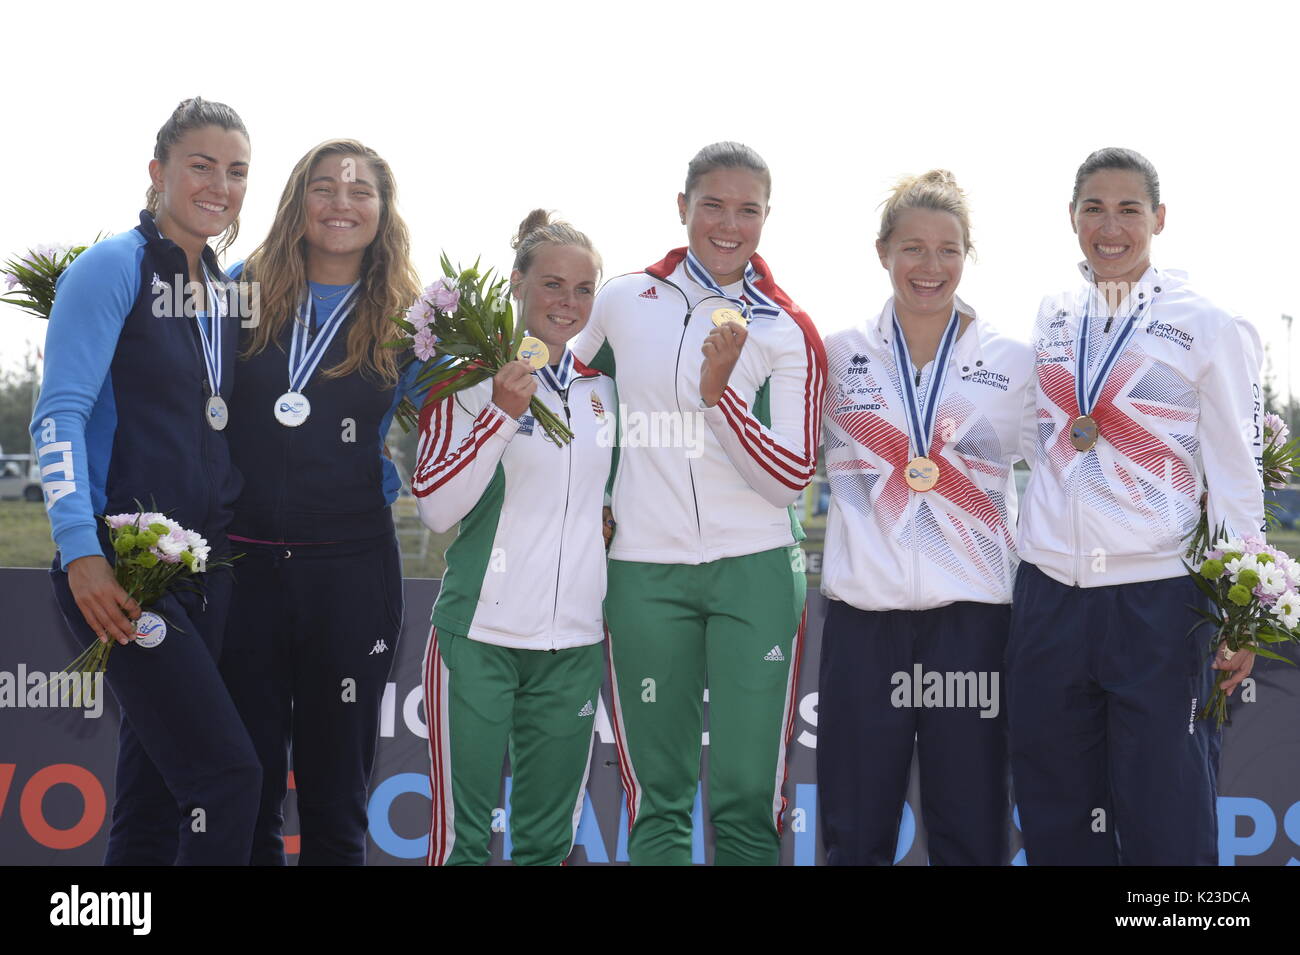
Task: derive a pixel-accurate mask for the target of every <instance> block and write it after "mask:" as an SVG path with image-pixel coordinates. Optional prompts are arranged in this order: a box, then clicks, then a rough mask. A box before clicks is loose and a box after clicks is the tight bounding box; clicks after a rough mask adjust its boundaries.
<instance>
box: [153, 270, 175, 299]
mask: <svg viewBox="0 0 1300 955" xmlns="http://www.w3.org/2000/svg"><path fill="white" fill-rule="evenodd" d="M170 288H171V286H170V285H168V284H167V283H166V282H164V281H163V280H162V279H161V278H159V276H158V273H157V272H155V273H154V274H153V284H152V286H151V290H152V291H153V293H154V294H155V295H157V294H158V293H159V292H165V291H167V290H168V289H170Z"/></svg>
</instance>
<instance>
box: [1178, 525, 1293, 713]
mask: <svg viewBox="0 0 1300 955" xmlns="http://www.w3.org/2000/svg"><path fill="white" fill-rule="evenodd" d="M1187 570H1188V573H1190V574H1191V576H1192V580H1193V581H1194V582H1195V583H1196V586H1197V587H1198V588H1199V589H1200V591H1201V593H1203V594H1205V596H1206V597H1207V598H1209V601H1210V606H1211V608H1212V609H1211V610H1208V611H1207V610H1204V609H1200V608H1196V612H1197V613H1198V614H1199V615H1200V616H1201V617H1203V618H1204V620H1205V621H1206V622H1208V623H1210V624H1211V625H1212V627H1213V629H1214V633H1213V636H1212V637H1211V638H1210V648H1209V649H1210V654H1211V656H1213V655H1214V654H1216V653H1218V652H1219V648H1220V647H1223V648H1224V656H1225V658H1226V659H1231V658H1232V656H1233V655H1234V654H1236V653H1237V652H1238V651H1240V650H1253V651H1254V652H1255V653H1256V655H1258V656H1261V657H1267V658H1268V659H1270V660H1281V661H1282V662H1283V663H1288V664H1289V663H1291V661H1290V660H1288V659H1287V658H1286V657H1283V656H1279V655H1278V654H1276V653H1274V652H1273V651H1272V650H1269V649H1268V648H1267V647H1265V646H1263V644H1274V643H1285V642H1288V641H1290V642H1291V643H1300V633H1297V630H1296V628H1297V625H1300V562H1297V561H1295V560H1292V559H1291V558H1290V557H1289V556H1288V555H1287V554H1286V553H1284V552H1283V551H1280V550H1278V549H1277V548H1275V547H1270V546H1269V545H1268V544H1266V543H1265V542H1264V541H1263V540H1262V539H1260V538H1258V537H1247V538H1244V539H1242V538H1231V539H1225V538H1224V537H1223V536H1222V535H1220V536H1219V539H1218V540H1216V541H1215V542H1214V546H1213V547H1212V548H1210V549H1209V550H1208V551H1206V553H1205V559H1204V560H1203V561H1202V562H1201V564H1200V566H1199V567H1192V566H1191V565H1187ZM1196 626H1201V624H1197V625H1196ZM1226 676H1227V674H1226V673H1225V672H1223V671H1220V672H1219V674H1218V677H1217V679H1216V680H1215V688H1214V695H1213V696H1212V697H1211V699H1210V701H1209V703H1208V704H1206V706H1205V707H1204V709H1203V710H1202V712H1201V716H1202V718H1205V717H1209V716H1213V717H1214V720H1215V725H1216V726H1222V725H1223V721H1224V719H1225V718H1226V717H1227V703H1228V700H1227V696H1226V695H1225V694H1224V692H1223V689H1222V687H1221V685H1220V684H1222V682H1223V680H1224V679H1225V677H1226Z"/></svg>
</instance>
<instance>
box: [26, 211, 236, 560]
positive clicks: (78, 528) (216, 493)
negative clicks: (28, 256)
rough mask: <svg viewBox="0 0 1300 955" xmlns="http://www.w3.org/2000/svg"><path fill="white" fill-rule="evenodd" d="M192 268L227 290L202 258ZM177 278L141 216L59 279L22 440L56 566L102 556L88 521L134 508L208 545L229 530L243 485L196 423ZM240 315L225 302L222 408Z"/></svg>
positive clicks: (197, 376) (217, 438) (164, 244)
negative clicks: (36, 463)
mask: <svg viewBox="0 0 1300 955" xmlns="http://www.w3.org/2000/svg"><path fill="white" fill-rule="evenodd" d="M203 261H204V262H205V264H206V265H207V267H208V270H209V271H210V272H211V274H212V276H213V278H214V279H215V280H216V281H218V282H221V283H224V282H226V281H227V279H226V276H225V275H224V274H223V273H222V272H221V270H220V268H219V267H218V266H217V260H216V256H215V255H214V254H213V252H212V251H211V250H210V249H205V251H204V253H203ZM187 281H188V276H187V266H186V260H185V253H184V251H183V250H182V249H181V248H180V247H179V246H177V245H176V244H175V243H174V242H172V241H171V240H170V239H165V238H163V237H162V236H160V235H159V233H158V229H157V226H155V224H154V220H153V217H152V216H151V215H149V213H147V212H142V213H141V214H140V225H139V226H137V227H136V228H135V229H133V230H131V231H130V232H124V233H121V234H119V235H115V236H112V237H110V238H108V239H104V240H103V241H101V242H98V243H96V244H95V245H92V246H91V247H90V248H88V249H87V250H86V251H85V252H84V253H82V254H81V255H80V256H79V257H78V258H77V259H76V261H74V262H73V263H72V265H71V266H69V268H68V270H67V271H66V272H65V273H64V274H63V275H62V276H61V277H60V279H59V283H58V294H57V296H56V297H55V301H54V308H53V310H52V312H51V314H50V324H49V330H48V332H47V333H46V340H45V380H44V385H43V387H42V390H41V395H40V399H39V400H38V401H37V403H36V408H35V411H34V412H33V417H32V425H31V432H32V435H33V437H34V438H35V439H36V453H37V456H38V458H39V460H40V465H41V480H42V484H43V486H44V490H45V506H46V509H47V510H48V512H49V516H50V525H51V527H52V530H53V534H54V542H55V544H56V545H57V547H58V550H59V556H60V559H61V562H62V566H63V567H65V568H66V567H67V565H68V564H69V563H71V562H72V561H74V560H76V559H77V558H78V557H85V556H86V555H88V554H98V553H102V549H101V546H100V542H99V532H100V526H101V525H100V522H99V521H98V520H97V515H103V514H114V513H122V512H134V511H135V510H136V503H135V502H136V501H137V500H138V501H139V502H140V503H141V504H143V505H144V506H145V508H146V509H151V510H157V511H161V512H163V513H165V514H167V516H169V517H171V518H172V519H174V520H176V521H178V522H180V524H181V525H182V526H184V527H186V528H188V529H190V530H194V531H197V532H198V533H200V534H202V535H203V536H204V537H206V538H207V539H208V540H209V541H210V542H214V543H216V542H219V540H220V536H221V534H222V533H223V532H224V531H225V529H226V527H227V525H228V524H229V522H230V519H231V514H232V507H233V504H234V502H235V499H236V498H237V497H238V496H239V491H240V487H241V484H242V480H241V478H240V475H239V472H238V471H236V470H235V468H234V466H233V464H232V463H231V458H230V451H229V447H228V445H227V443H226V438H225V435H224V434H223V433H221V432H217V431H214V430H212V429H211V428H210V427H208V424H207V420H206V412H205V404H206V401H207V398H208V381H207V373H206V368H205V364H204V360H203V354H202V349H201V345H200V338H199V330H198V325H197V322H196V319H195V318H194V317H193V313H192V309H193V308H194V307H195V305H194V300H193V299H191V300H190V308H191V314H190V315H189V316H187V315H185V314H184V313H185V304H186V300H185V299H184V297H183V296H182V294H181V290H182V289H183V288H184V286H185V284H186V282H187ZM200 302H201V300H200ZM198 307H200V308H201V307H202V305H201V304H199V305H198ZM239 312H240V307H239V306H238V304H237V303H236V304H235V305H234V306H233V307H232V308H231V309H230V310H229V311H228V312H227V316H226V318H225V319H224V320H223V322H222V331H223V342H222V345H223V349H222V350H223V355H222V376H221V393H222V395H223V396H224V397H225V398H226V400H227V401H229V399H230V396H231V393H232V391H233V378H234V372H235V346H236V343H237V339H238V329H239ZM215 556H221V555H220V554H219V553H217V554H215Z"/></svg>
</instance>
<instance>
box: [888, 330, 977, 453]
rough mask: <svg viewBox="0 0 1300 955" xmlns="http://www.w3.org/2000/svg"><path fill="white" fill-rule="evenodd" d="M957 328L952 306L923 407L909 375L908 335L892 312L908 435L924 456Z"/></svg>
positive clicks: (926, 451) (931, 434)
mask: <svg viewBox="0 0 1300 955" xmlns="http://www.w3.org/2000/svg"><path fill="white" fill-rule="evenodd" d="M959 328H961V317H960V316H959V315H958V313H957V310H956V309H953V312H952V318H950V319H948V327H947V328H945V329H944V332H943V338H941V339H940V340H939V352H938V354H936V355H935V356H934V371H933V372H932V373H931V375H930V387H929V389H928V390H927V391H926V394H925V405H924V407H922V405H921V402H920V401H919V400H918V399H917V397H916V381H915V380H914V379H913V377H912V356H911V354H910V353H909V352H908V350H907V337H906V336H905V335H904V334H903V326H902V325H900V324H899V322H898V313H897V312H895V313H894V361H895V362H896V363H897V364H898V383H899V385H900V386H901V387H902V389H903V404H904V405H906V407H907V424H908V431H909V432H910V433H909V435H908V437H909V438H910V439H911V440H912V443H913V446H914V447H915V448H916V454H915V456H916V457H925V456H927V455H928V454H929V453H930V439H931V437H932V436H933V435H934V418H935V415H936V414H938V413H939V399H940V398H941V397H942V395H943V385H944V379H945V378H947V370H948V359H949V358H950V357H951V356H952V348H953V344H954V343H955V342H956V341H957V330H958V329H959Z"/></svg>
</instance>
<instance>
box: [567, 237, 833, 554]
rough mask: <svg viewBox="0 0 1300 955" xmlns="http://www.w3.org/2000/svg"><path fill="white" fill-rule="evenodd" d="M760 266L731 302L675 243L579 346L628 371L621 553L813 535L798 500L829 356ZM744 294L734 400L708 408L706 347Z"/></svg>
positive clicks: (603, 309) (597, 318) (811, 464)
mask: <svg viewBox="0 0 1300 955" xmlns="http://www.w3.org/2000/svg"><path fill="white" fill-rule="evenodd" d="M750 264H751V269H752V276H750V277H748V278H747V279H746V280H745V282H744V283H736V284H735V285H734V286H731V287H728V288H727V289H724V290H723V292H724V293H725V295H726V296H728V297H723V296H720V295H718V294H717V292H716V291H714V290H712V289H709V288H706V287H705V286H703V285H701V284H700V283H699V282H698V281H696V280H695V278H693V277H692V273H691V272H690V271H689V270H688V267H687V251H686V249H675V250H673V251H672V252H670V253H669V254H668V256H667V257H666V258H665V259H664V260H663V261H662V262H658V263H656V264H655V265H652V266H650V267H649V268H647V269H646V270H645V271H644V272H634V273H631V274H628V275H622V276H619V277H617V278H613V279H610V281H609V282H607V283H606V284H605V286H604V288H602V289H601V290H600V294H599V295H597V296H596V302H595V304H594V305H593V306H592V310H591V318H590V320H589V321H588V322H587V326H586V327H585V328H584V329H583V330H582V332H581V333H579V335H578V336H577V337H576V338H575V339H574V340H573V343H572V346H573V351H574V354H575V355H577V357H578V360H579V361H589V362H590V363H591V364H592V365H593V366H595V367H597V368H600V369H601V370H602V371H606V372H610V373H612V374H615V375H616V377H617V379H618V393H619V401H620V402H621V404H620V405H619V408H618V414H619V440H618V445H619V462H618V474H617V477H616V479H615V481H614V486H613V491H612V495H613V509H614V519H615V520H616V521H618V529H617V531H616V532H615V534H614V542H613V545H612V546H611V547H610V551H609V556H610V557H611V558H612V559H614V560H626V561H639V562H644V563H651V564H704V563H709V562H711V561H715V560H720V559H722V558H727V557H740V556H744V555H746V554H757V553H761V552H763V551H766V550H772V549H773V548H776V547H784V546H789V545H790V544H794V543H796V542H798V541H800V540H803V530H802V529H801V528H800V527H799V523H798V521H797V520H796V519H795V517H794V512H793V508H792V507H791V505H793V504H794V502H795V500H796V499H797V498H798V496H799V494H800V492H802V491H803V489H804V488H805V487H806V486H807V485H808V482H809V481H810V480H811V479H812V476H813V472H814V470H815V469H816V465H817V446H818V443H819V436H820V431H821V404H822V389H823V387H824V383H825V380H826V352H825V350H824V349H823V347H822V341H821V338H820V336H819V335H818V334H817V329H816V328H815V327H814V326H813V323H812V320H811V319H810V318H808V316H807V315H806V314H804V313H803V311H802V310H800V309H799V307H798V306H797V305H795V304H794V303H793V302H792V301H791V300H790V298H789V296H787V295H786V294H785V293H784V292H783V291H782V290H781V289H780V288H779V287H778V286H777V284H776V282H775V281H774V280H773V278H772V273H771V270H770V269H769V268H768V267H767V264H766V263H765V262H763V260H762V259H761V258H759V257H758V256H757V255H755V256H754V257H753V258H752V259H751V263H750ZM735 300H743V301H744V304H745V306H746V307H747V308H749V307H751V306H753V307H754V308H753V311H754V315H755V317H754V319H753V321H751V322H750V323H749V336H748V340H747V341H746V343H745V346H744V350H743V351H742V352H741V355H740V360H739V361H738V362H737V364H736V367H735V369H734V370H733V371H732V374H731V380H730V383H729V384H728V387H727V389H726V391H725V392H724V393H723V396H722V399H721V400H720V401H719V402H718V403H717V404H716V405H714V406H713V407H711V408H704V407H702V404H701V401H700V364H701V361H702V356H701V353H700V347H701V345H702V344H703V342H704V339H705V337H706V336H707V335H708V334H709V332H711V331H713V328H714V325H713V322H712V321H711V316H712V313H713V312H714V311H715V310H717V309H719V308H725V307H732V305H733V302H734V301H735Z"/></svg>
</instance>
